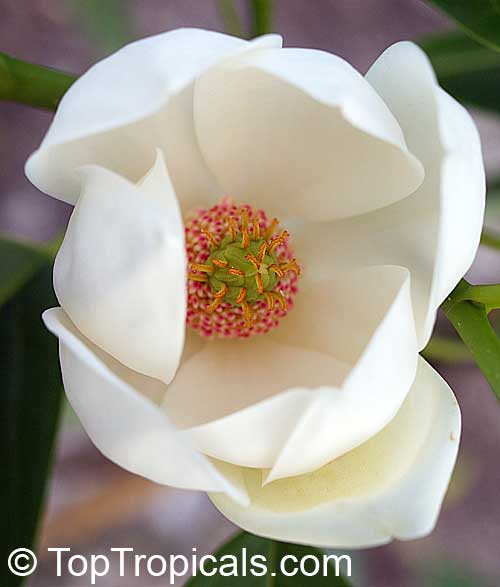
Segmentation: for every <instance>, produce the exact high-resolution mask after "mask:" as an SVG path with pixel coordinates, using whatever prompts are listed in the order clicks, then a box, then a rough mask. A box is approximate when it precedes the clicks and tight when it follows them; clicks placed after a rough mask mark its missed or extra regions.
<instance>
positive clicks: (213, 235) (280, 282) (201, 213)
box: [185, 198, 300, 338]
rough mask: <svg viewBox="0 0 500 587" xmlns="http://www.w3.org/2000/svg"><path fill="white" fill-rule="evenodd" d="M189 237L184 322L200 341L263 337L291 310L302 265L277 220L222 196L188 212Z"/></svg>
mask: <svg viewBox="0 0 500 587" xmlns="http://www.w3.org/2000/svg"><path fill="white" fill-rule="evenodd" d="M185 236H186V252H187V258H188V263H189V268H188V283H187V297H188V299H187V318H186V322H187V325H188V326H189V327H191V328H192V329H194V330H196V331H197V332H198V333H199V334H200V335H201V336H202V337H204V338H216V337H219V338H249V337H250V336H253V335H256V334H265V333H266V332H269V330H271V329H273V328H275V327H277V326H278V325H279V322H280V320H281V319H282V318H284V317H285V316H286V315H287V313H288V312H289V311H290V310H291V309H292V308H293V305H294V298H295V295H296V294H297V291H298V289H297V282H298V275H299V273H300V266H299V264H298V263H297V261H296V259H295V257H294V255H293V251H292V249H291V247H290V244H289V235H288V233H287V232H286V231H280V230H279V222H278V220H277V219H271V220H269V219H268V218H267V216H266V214H265V212H264V211H263V210H254V209H253V208H251V207H250V206H248V205H243V206H241V205H238V204H236V203H234V202H233V201H232V200H231V199H229V198H223V199H222V200H221V201H220V202H219V203H217V204H215V205H214V206H212V207H211V208H209V209H200V210H195V211H193V212H191V213H189V214H188V216H187V218H186V221H185ZM238 251H239V252H238ZM226 256H227V258H226Z"/></svg>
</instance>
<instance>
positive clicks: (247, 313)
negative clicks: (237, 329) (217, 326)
mask: <svg viewBox="0 0 500 587" xmlns="http://www.w3.org/2000/svg"><path fill="white" fill-rule="evenodd" d="M241 309H242V310H243V316H244V317H245V326H247V327H250V326H252V322H253V320H252V318H253V315H252V310H251V309H250V306H249V305H248V303H247V302H242V303H241Z"/></svg>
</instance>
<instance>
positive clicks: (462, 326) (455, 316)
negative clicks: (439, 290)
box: [441, 279, 500, 401]
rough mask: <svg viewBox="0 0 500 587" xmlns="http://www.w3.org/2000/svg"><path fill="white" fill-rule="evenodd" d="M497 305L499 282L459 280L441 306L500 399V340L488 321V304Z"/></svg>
mask: <svg viewBox="0 0 500 587" xmlns="http://www.w3.org/2000/svg"><path fill="white" fill-rule="evenodd" d="M497 304H500V285H490V286H487V285H482V286H471V285H470V283H468V282H467V281H465V279H462V280H461V281H460V282H459V284H458V285H457V287H456V288H455V289H454V290H453V292H452V293H451V294H450V295H449V296H448V298H447V299H446V300H445V301H444V302H443V304H442V306H441V308H442V310H443V312H444V313H445V315H446V317H447V318H448V320H450V322H451V323H452V324H453V326H454V327H455V330H456V331H457V332H458V334H459V335H460V338H461V339H462V340H463V342H464V343H465V345H466V346H467V348H468V349H469V350H470V352H471V354H472V356H473V357H474V360H475V362H476V364H477V366H478V367H479V368H480V369H481V371H482V372H483V375H484V376H485V377H486V379H487V381H488V383H489V384H490V386H491V389H492V390H493V392H494V393H495V395H496V396H497V399H498V400H499V401H500V339H499V338H498V336H497V334H496V332H495V331H494V329H493V327H492V326H491V323H490V321H489V320H488V307H498V305H497Z"/></svg>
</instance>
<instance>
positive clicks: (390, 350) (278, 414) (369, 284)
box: [163, 267, 417, 480]
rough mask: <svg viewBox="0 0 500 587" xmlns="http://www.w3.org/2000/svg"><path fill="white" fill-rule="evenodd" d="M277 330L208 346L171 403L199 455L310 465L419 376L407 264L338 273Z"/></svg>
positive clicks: (289, 466)
mask: <svg viewBox="0 0 500 587" xmlns="http://www.w3.org/2000/svg"><path fill="white" fill-rule="evenodd" d="M275 332H276V334H274V335H271V334H268V335H266V337H263V338H254V339H253V340H250V341H242V342H238V341H218V342H210V343H209V344H207V345H206V347H205V348H204V349H203V350H202V351H201V352H200V353H198V354H196V355H194V356H192V358H191V359H190V360H188V361H186V362H185V363H184V364H183V365H182V367H181V368H180V369H179V371H178V373H177V375H176V378H175V379H174V381H173V382H172V384H171V386H170V387H169V390H168V393H167V394H166V396H165V400H164V402H163V407H164V409H165V410H166V412H167V413H168V414H169V416H170V417H171V418H172V420H173V421H174V422H176V424H177V425H178V426H179V427H182V428H185V429H187V433H189V435H190V436H191V437H192V438H193V439H194V442H195V443H196V446H197V447H198V448H199V449H200V451H202V452H204V453H205V454H208V455H210V456H212V457H214V458H217V459H220V460H225V461H228V462H231V463H235V464H238V465H244V466H249V467H269V468H271V467H272V471H271V472H270V474H269V480H271V479H276V478H280V477H285V476H289V475H297V474H300V473H305V472H308V471H312V470H314V469H316V468H318V467H320V466H322V465H324V464H325V463H327V462H328V461H330V460H331V459H332V458H335V457H337V456H339V455H341V454H344V453H345V452H347V451H349V450H351V449H353V448H354V447H355V446H357V445H359V444H361V443H362V442H364V441H366V440H367V439H368V438H370V437H371V436H373V435H374V434H376V433H377V432H378V431H379V430H380V429H381V428H383V426H385V425H386V424H387V422H389V421H390V420H391V419H392V418H393V417H394V415H395V414H396V412H397V411H398V409H399V407H400V405H401V403H402V402H403V400H404V398H405V396H406V394H407V393H408V390H409V389H410V387H411V384H412V383H413V379H414V376H415V370H416V361H417V350H416V337H415V330H414V324H413V316H412V310H411V301H410V294H409V278H408V272H407V271H406V270H404V269H401V268H399V267H376V268H370V269H367V270H364V271H361V272H359V273H354V274H339V275H337V276H335V277H334V278H333V279H332V281H331V282H320V283H319V284H317V285H316V286H314V287H312V289H310V290H309V291H304V292H302V293H300V294H299V295H298V296H297V306H296V308H294V309H293V310H292V311H291V313H290V315H289V316H288V317H287V318H285V320H284V321H283V323H282V325H280V327H279V328H278V329H276V331H275Z"/></svg>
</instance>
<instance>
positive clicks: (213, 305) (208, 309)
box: [205, 298, 222, 314]
mask: <svg viewBox="0 0 500 587" xmlns="http://www.w3.org/2000/svg"><path fill="white" fill-rule="evenodd" d="M220 304H222V298H215V299H214V300H213V301H212V302H211V303H210V304H209V305H208V306H207V307H206V308H205V312H206V313H207V314H212V313H213V312H215V309H216V308H217V307H218V306H219V305H220Z"/></svg>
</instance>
